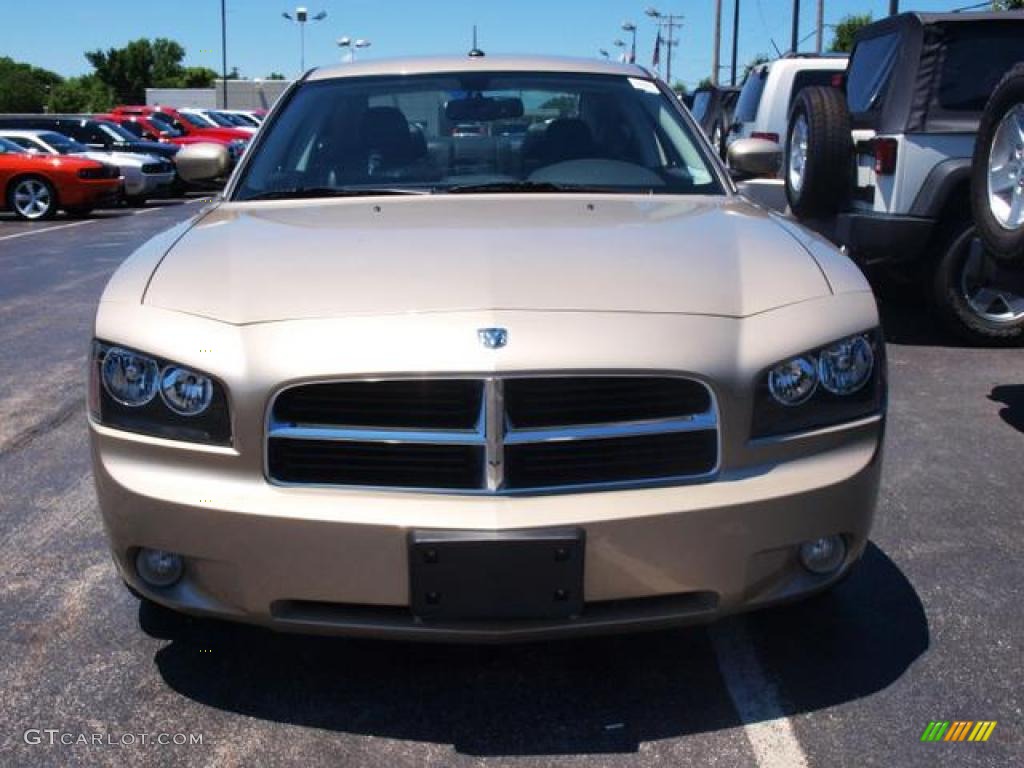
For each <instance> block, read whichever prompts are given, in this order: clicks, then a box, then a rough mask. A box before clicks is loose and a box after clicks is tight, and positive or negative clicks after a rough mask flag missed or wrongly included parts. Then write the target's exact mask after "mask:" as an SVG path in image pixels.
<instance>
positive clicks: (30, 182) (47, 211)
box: [7, 176, 57, 221]
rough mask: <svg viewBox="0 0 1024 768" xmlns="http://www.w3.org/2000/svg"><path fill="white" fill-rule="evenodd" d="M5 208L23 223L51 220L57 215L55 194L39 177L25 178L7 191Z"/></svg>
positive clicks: (18, 180) (46, 182) (47, 183)
mask: <svg viewBox="0 0 1024 768" xmlns="http://www.w3.org/2000/svg"><path fill="white" fill-rule="evenodd" d="M7 207H8V208H10V209H11V210H12V211H14V215H15V216H17V217H18V218H19V219H23V220H25V221H42V220H44V219H52V218H53V216H54V215H55V214H56V213H57V192H56V190H54V188H53V185H52V184H50V182H48V181H47V180H46V179H44V178H42V177H41V176H25V177H23V178H20V179H16V180H15V181H14V183H13V184H11V186H10V188H9V189H8V190H7Z"/></svg>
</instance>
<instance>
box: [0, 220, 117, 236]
mask: <svg viewBox="0 0 1024 768" xmlns="http://www.w3.org/2000/svg"><path fill="white" fill-rule="evenodd" d="M97 221H99V219H86V220H85V221H73V222H71V223H70V224H58V225H57V226H56V227H46V228H45V229H32V230H29V231H28V232H17V233H15V234H13V235H4V236H3V237H0V240H14V239H15V238H16V237H28V236H29V235H45V234H46V233H47V232H56V231H57V230H58V229H71V227H81V226H84V225H86V224H95V223H96V222H97Z"/></svg>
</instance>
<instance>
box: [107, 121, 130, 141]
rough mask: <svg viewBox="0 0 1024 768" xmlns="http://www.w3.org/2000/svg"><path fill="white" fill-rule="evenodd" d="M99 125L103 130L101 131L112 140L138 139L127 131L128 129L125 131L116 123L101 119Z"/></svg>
mask: <svg viewBox="0 0 1024 768" xmlns="http://www.w3.org/2000/svg"><path fill="white" fill-rule="evenodd" d="M99 126H100V128H101V129H102V130H103V132H104V133H105V134H107V136H109V137H110V138H112V139H113V140H114V141H117V142H122V141H138V139H136V138H135V137H134V136H132V135H131V134H130V133H128V131H126V130H125V129H124V128H122V127H121V126H120V125H118V124H117V123H108V122H106V121H101V122H100V124H99Z"/></svg>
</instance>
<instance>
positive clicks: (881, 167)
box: [872, 139, 899, 176]
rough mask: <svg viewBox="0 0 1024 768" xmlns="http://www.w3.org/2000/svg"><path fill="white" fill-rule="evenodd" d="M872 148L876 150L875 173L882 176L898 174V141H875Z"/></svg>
mask: <svg viewBox="0 0 1024 768" xmlns="http://www.w3.org/2000/svg"><path fill="white" fill-rule="evenodd" d="M872 146H873V148H874V150H875V173H876V174H878V175H880V176H891V175H892V174H894V173H896V152H897V149H898V148H899V143H898V142H897V141H896V139H875V140H874V141H873V142H872Z"/></svg>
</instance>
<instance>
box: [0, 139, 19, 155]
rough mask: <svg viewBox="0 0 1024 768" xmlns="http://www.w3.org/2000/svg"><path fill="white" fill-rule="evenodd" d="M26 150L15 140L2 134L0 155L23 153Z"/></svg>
mask: <svg viewBox="0 0 1024 768" xmlns="http://www.w3.org/2000/svg"><path fill="white" fill-rule="evenodd" d="M23 154H25V150H24V148H23V147H19V146H18V145H17V144H15V143H14V142H13V141H10V140H9V139H5V138H3V137H2V136H0V155H23Z"/></svg>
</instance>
